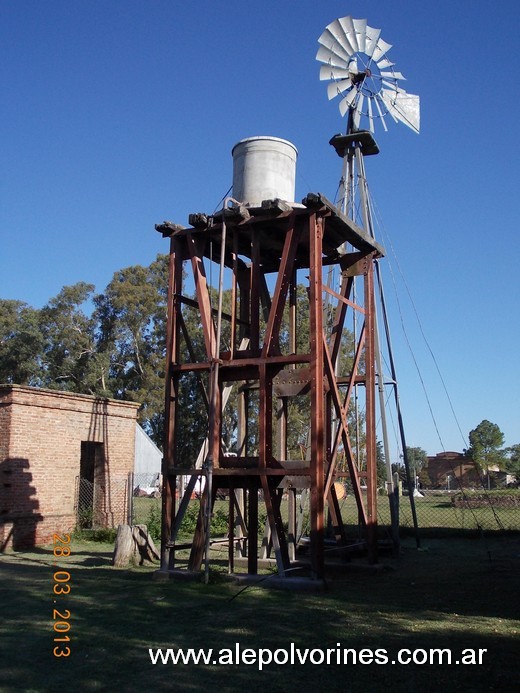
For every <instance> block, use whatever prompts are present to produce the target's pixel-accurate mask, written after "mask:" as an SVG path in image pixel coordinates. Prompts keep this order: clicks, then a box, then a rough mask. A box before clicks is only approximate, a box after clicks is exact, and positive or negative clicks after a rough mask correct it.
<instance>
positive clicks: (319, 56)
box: [316, 46, 350, 67]
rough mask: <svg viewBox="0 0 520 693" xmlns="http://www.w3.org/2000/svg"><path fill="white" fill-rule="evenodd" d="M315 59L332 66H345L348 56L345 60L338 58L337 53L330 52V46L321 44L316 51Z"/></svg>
mask: <svg viewBox="0 0 520 693" xmlns="http://www.w3.org/2000/svg"><path fill="white" fill-rule="evenodd" d="M316 60H319V61H320V63H327V65H333V66H334V67H347V66H348V61H349V60H350V57H348V58H347V59H346V60H345V59H344V58H339V57H338V56H337V55H335V54H334V53H332V52H331V50H330V48H326V47H325V46H321V48H319V49H318V52H317V53H316Z"/></svg>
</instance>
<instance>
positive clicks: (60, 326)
mask: <svg viewBox="0 0 520 693" xmlns="http://www.w3.org/2000/svg"><path fill="white" fill-rule="evenodd" d="M93 293H94V285H93V284H87V283H86V282H78V283H77V284H73V285H72V286H64V287H63V288H62V289H61V291H60V292H59V294H58V295H57V296H56V297H55V298H51V299H50V301H49V302H48V303H47V304H46V305H45V306H44V307H43V308H42V309H41V311H40V312H39V323H40V328H41V333H42V335H43V339H44V347H43V354H42V384H43V385H45V386H46V387H50V388H57V389H61V390H68V391H71V392H86V393H93V392H95V390H96V388H95V385H94V383H93V382H92V373H91V370H90V366H91V364H90V359H91V358H92V357H93V356H94V354H95V348H96V347H95V343H94V323H93V320H92V318H91V317H89V316H88V315H86V313H85V312H84V311H83V310H82V306H83V305H84V304H85V303H86V302H87V301H88V300H89V299H90V298H91V296H92V294H93ZM94 380H95V377H94Z"/></svg>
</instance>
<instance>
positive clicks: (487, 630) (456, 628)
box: [0, 533, 520, 693]
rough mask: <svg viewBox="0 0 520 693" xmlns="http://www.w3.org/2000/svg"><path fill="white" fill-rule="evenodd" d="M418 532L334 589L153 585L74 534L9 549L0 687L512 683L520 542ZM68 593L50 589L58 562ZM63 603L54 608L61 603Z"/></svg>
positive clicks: (148, 576)
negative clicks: (378, 657)
mask: <svg viewBox="0 0 520 693" xmlns="http://www.w3.org/2000/svg"><path fill="white" fill-rule="evenodd" d="M423 543H424V549H425V550H422V551H417V550H416V549H415V548H414V545H413V542H412V541H411V540H409V539H407V540H405V542H404V543H403V550H402V555H401V556H400V558H398V559H392V558H388V559H387V558H382V559H381V563H383V564H384V565H385V566H386V567H387V569H386V570H382V571H380V572H377V573H370V572H367V571H363V570H361V571H360V570H353V569H350V570H349V569H348V568H347V569H345V570H343V571H342V572H336V573H335V574H334V575H333V576H332V577H331V579H330V581H329V589H328V590H327V591H326V592H323V593H316V594H315V593H310V594H309V593H306V594H298V593H295V592H281V591H274V590H266V589H262V588H260V587H249V588H247V589H246V590H245V591H242V592H240V589H241V588H239V587H238V586H237V585H235V584H230V583H228V582H226V581H224V580H223V578H222V576H221V575H218V574H217V575H214V576H213V582H212V583H211V584H210V585H207V586H206V585H204V584H200V583H187V582H173V581H169V582H163V581H158V580H153V579H152V576H153V573H154V570H155V569H154V568H153V567H148V568H136V569H133V570H123V569H114V568H112V567H111V565H110V562H111V551H112V546H111V545H107V544H96V543H91V542H80V541H74V540H73V541H72V554H71V556H70V557H67V558H64V559H61V560H60V561H59V563H58V566H54V565H53V556H52V548H46V549H45V548H43V549H40V550H34V551H31V552H23V553H22V552H17V553H11V554H5V555H2V556H1V557H0V570H1V572H2V576H1V583H0V584H1V593H2V599H1V605H2V606H1V610H2V618H1V620H0V640H1V642H2V655H3V657H2V660H3V661H2V667H1V672H0V690H1V691H2V693H9V692H11V691H13V692H14V691H24V692H30V691H57V692H63V693H65V692H66V691H70V690H73V691H78V693H79V692H80V691H81V692H82V691H125V692H126V691H146V690H150V691H152V690H153V691H166V690H170V691H202V690H209V689H210V687H214V690H219V691H242V690H247V691H257V690H258V691H260V690H262V691H263V690H266V691H303V692H305V691H313V692H314V691H321V690H331V691H359V692H361V691H363V692H366V691H386V690H388V689H390V690H392V691H421V692H422V691H458V690H464V691H512V690H516V689H517V688H516V687H517V686H518V677H519V671H518V663H519V654H520V651H519V650H520V648H519V634H520V609H519V604H520V602H519V599H518V594H519V574H520V537H519V536H518V534H512V533H511V534H508V535H503V536H498V535H492V534H489V535H486V536H485V537H484V538H480V539H462V538H458V539H431V540H430V539H428V540H425V541H424V542H423ZM60 569H61V570H65V571H68V572H69V573H70V575H71V582H70V584H71V593H70V595H66V596H62V595H59V596H57V595H55V594H54V593H53V584H54V583H53V574H54V571H56V570H60ZM54 599H56V600H57V604H54ZM54 608H59V609H60V610H63V609H68V610H69V611H70V614H71V616H70V623H71V626H72V627H71V631H70V633H69V635H70V637H71V642H70V646H71V650H72V653H71V655H70V656H69V657H67V658H63V657H62V658H56V657H54V656H53V647H54V643H53V638H54V636H55V635H56V634H55V633H54V632H53V620H52V616H53V609H54ZM237 642H238V643H240V647H241V648H242V649H244V648H248V647H250V648H260V647H264V648H267V647H269V648H272V649H273V650H275V649H277V648H285V649H289V648H290V644H291V643H294V644H295V646H296V647H299V648H302V649H303V648H310V649H312V648H324V649H325V648H336V647H337V644H338V643H340V646H341V647H342V648H355V649H356V650H358V651H360V650H361V649H362V648H365V649H368V648H370V649H371V650H372V651H375V650H376V649H381V648H385V649H386V650H387V651H388V656H389V659H390V662H389V663H388V664H376V663H371V664H359V663H358V664H356V665H353V664H347V665H337V664H330V665H327V664H321V665H318V664H316V665H312V664H305V665H298V664H295V665H290V664H287V665H281V664H280V665H276V664H273V665H270V666H266V668H265V669H264V670H262V671H259V670H258V666H257V665H256V664H252V665H247V664H240V665H231V666H223V665H221V666H219V665H194V664H189V665H177V666H174V665H172V664H171V663H169V664H166V665H163V664H157V665H152V664H151V661H150V657H149V654H148V648H157V647H162V648H166V647H173V648H179V647H183V648H190V647H192V648H210V647H211V648H214V650H218V649H221V648H231V649H232V650H233V651H234V649H235V643H237ZM400 648H408V649H410V650H416V649H418V648H422V649H424V650H429V649H430V648H450V649H451V650H452V655H453V660H456V659H460V655H461V652H462V650H464V649H469V648H473V649H476V650H477V651H478V649H479V648H481V649H485V650H486V652H485V653H483V663H482V664H481V665H478V664H473V665H471V664H467V665H462V664H458V665H457V664H454V663H453V664H451V665H448V664H443V665H439V664H433V665H429V664H424V665H417V664H409V665H400V664H395V665H392V664H391V660H392V659H395V657H396V656H397V651H398V650H399V649H400Z"/></svg>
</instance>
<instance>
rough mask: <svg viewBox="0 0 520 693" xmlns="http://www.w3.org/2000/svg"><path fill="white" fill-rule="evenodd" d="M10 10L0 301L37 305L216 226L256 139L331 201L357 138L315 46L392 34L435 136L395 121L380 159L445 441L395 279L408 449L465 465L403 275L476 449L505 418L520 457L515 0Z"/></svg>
mask: <svg viewBox="0 0 520 693" xmlns="http://www.w3.org/2000/svg"><path fill="white" fill-rule="evenodd" d="M0 12H1V22H0V43H1V45H2V104H1V122H2V130H1V135H0V142H1V154H2V156H1V161H2V183H1V190H0V234H1V241H2V245H1V247H2V251H1V254H0V296H1V297H2V298H12V299H19V300H22V301H25V302H27V303H29V304H30V305H33V306H35V307H41V306H42V305H43V304H45V303H46V302H47V300H48V299H49V298H51V297H52V296H54V295H56V294H57V293H58V291H59V290H60V288H61V287H62V286H63V285H68V284H73V283H75V282H77V281H81V280H84V281H88V282H91V283H93V284H95V285H96V289H97V290H98V291H102V290H103V289H104V287H105V286H106V284H107V283H108V282H109V281H110V279H111V277H112V274H113V273H114V272H115V271H116V270H118V269H120V268H122V267H126V266H128V265H132V264H148V263H149V262H151V261H152V260H153V259H154V257H155V255H156V254H157V253H158V252H166V251H167V243H166V242H165V241H163V240H162V239H161V237H160V236H159V234H157V233H156V232H155V230H154V224H155V223H156V222H160V221H162V220H164V219H170V220H173V221H176V222H178V223H183V224H186V223H187V218H188V214H189V213H190V212H195V211H206V212H213V211H214V210H215V208H216V206H217V205H218V204H219V202H220V200H221V198H222V197H223V195H224V194H225V193H226V192H227V190H228V188H229V187H230V185H231V177H232V158H231V149H232V147H233V145H234V144H235V143H236V142H237V141H238V140H240V139H243V138H244V137H249V136H254V135H273V136H277V137H282V138H286V139H288V140H290V141H291V142H293V143H294V144H295V145H296V146H297V148H298V150H299V158H298V164H297V175H296V187H297V193H296V199H300V198H301V197H303V196H304V195H305V194H306V193H307V192H310V191H320V192H322V193H324V194H325V195H327V196H328V197H329V198H333V197H334V194H335V191H336V188H337V185H338V179H339V176H340V173H341V167H340V164H341V162H340V160H339V159H338V158H337V156H336V154H335V153H334V151H333V150H332V149H331V147H330V146H329V145H328V140H329V139H330V137H331V136H332V135H333V134H335V133H337V132H340V131H342V130H344V127H345V123H344V122H343V120H342V118H341V116H340V114H339V111H338V108H337V105H336V104H335V102H328V101H327V97H326V87H325V83H323V82H320V81H319V79H318V72H319V64H318V63H317V62H316V61H315V54H316V51H317V48H318V44H317V42H316V41H317V38H318V36H319V35H320V34H321V33H322V31H323V29H324V28H325V26H326V25H327V24H328V23H329V22H331V21H332V20H333V19H335V18H336V17H342V16H344V15H348V14H350V15H352V16H353V17H357V18H367V20H368V23H369V25H371V26H373V27H377V28H381V29H382V37H383V38H384V39H385V40H386V41H388V42H389V43H391V44H392V45H393V48H392V49H391V50H390V53H389V57H391V58H392V60H393V62H395V64H396V69H398V70H400V71H402V72H403V73H404V75H405V76H406V77H407V82H406V83H405V84H404V85H403V86H405V88H406V89H407V91H409V92H411V93H414V94H419V95H420V96H421V109H422V110H421V134H420V135H416V134H415V133H413V132H412V131H411V130H409V129H407V128H406V127H404V126H403V125H401V124H398V125H394V124H391V125H390V127H389V132H388V133H385V132H382V131H381V132H378V133H377V136H376V137H377V141H378V144H379V146H380V149H381V154H380V155H379V156H377V157H371V158H370V160H367V176H368V180H369V184H370V188H371V192H372V195H373V198H374V200H375V203H376V205H377V210H378V214H379V215H380V217H381V220H382V224H383V227H384V238H383V242H384V243H385V245H386V246H387V250H388V255H389V257H388V263H389V268H390V267H392V268H393V272H394V276H396V277H397V279H396V284H397V290H396V296H397V297H398V299H399V303H400V305H401V308H400V310H401V314H402V317H403V322H404V324H405V326H406V333H407V338H408V341H409V342H410V344H411V345H412V349H413V353H414V356H415V359H416V361H417V362H418V364H419V368H420V372H421V377H422V379H423V381H424V383H425V387H426V390H427V392H428V397H429V399H430V405H431V408H432V409H433V412H434V415H435V420H436V423H437V427H438V430H439V433H440V440H439V436H438V434H437V432H436V430H435V425H434V423H433V422H432V418H431V416H430V412H429V407H428V405H427V403H426V400H425V395H424V393H423V389H422V386H421V382H420V379H419V376H418V374H417V371H416V369H415V366H414V363H413V358H412V357H411V355H410V352H409V349H408V347H407V344H406V339H405V338H404V336H403V332H402V330H401V314H400V313H399V310H398V307H397V305H396V298H395V297H394V296H392V294H393V286H392V279H391V275H390V274H388V275H387V278H386V279H385V287H386V291H387V295H388V297H389V305H390V307H391V310H392V314H391V319H392V327H393V340H394V348H395V352H396V354H395V355H396V360H397V369H398V374H399V380H400V388H401V400H402V407H403V414H404V417H405V422H406V427H407V437H408V444H409V445H413V446H415V445H417V446H420V447H423V448H424V449H426V450H427V452H428V453H429V454H434V453H436V452H439V451H440V450H441V449H442V447H444V448H445V449H447V450H461V449H462V448H463V447H464V446H465V444H464V440H463V438H462V436H461V434H460V433H459V430H458V426H457V423H456V421H455V419H454V416H453V414H452V411H451V408H450V405H449V402H448V401H447V398H446V395H445V392H444V388H443V386H442V383H441V382H440V380H439V376H438V373H437V368H436V366H435V363H434V362H433V360H432V358H431V355H430V353H429V348H428V347H427V346H426V344H425V342H424V340H423V338H422V336H421V334H420V330H419V328H418V325H417V322H416V320H415V315H414V309H413V307H412V305H411V303H410V300H409V298H408V296H407V292H406V290H405V288H404V285H403V284H402V283H401V284H400V283H399V282H401V279H400V278H399V273H398V271H397V262H398V264H399V267H400V269H401V271H402V274H403V276H404V277H405V279H406V285H407V287H408V289H409V291H410V294H411V296H412V297H413V302H414V304H415V307H416V309H417V312H418V314H419V316H420V320H421V325H422V329H423V331H424V334H425V335H426V337H427V339H428V344H429V347H430V348H431V350H432V351H433V353H434V355H435V358H436V361H437V364H438V367H439V370H440V372H441V374H442V377H443V379H444V381H445V383H446V387H447V389H448V392H449V395H450V398H451V401H452V404H453V408H454V410H455V413H456V416H457V419H458V421H459V424H460V428H461V429H462V432H463V434H464V436H466V437H467V434H468V432H469V431H470V430H471V429H472V428H475V426H476V425H478V423H480V421H481V420H482V419H489V420H491V421H493V422H494V423H497V424H498V425H499V426H500V428H501V429H502V431H503V432H504V433H505V436H506V444H507V445H512V444H515V443H518V442H520V426H519V412H520V396H519V385H520V366H519V358H518V343H519V336H520V330H519V327H518V312H519V311H518V296H517V295H518V291H519V288H518V287H519V282H518V273H517V270H516V264H517V262H518V256H519V249H520V248H519V246H520V242H519V233H518V222H517V212H516V211H515V210H516V209H517V198H518V194H519V161H520V151H519V134H518V113H519V111H520V97H519V92H518V87H517V76H518V75H519V74H520V58H519V52H518V47H517V42H518V28H519V26H520V21H519V20H520V9H519V5H518V4H517V3H516V2H512V1H502V2H499V3H496V2H495V3H491V2H488V1H487V0H482V1H481V2H479V3H476V2H473V1H470V0H464V1H461V0H450V1H449V2H448V1H447V0H436V1H435V2H434V1H433V0H431V1H430V0H425V1H423V2H421V3H417V2H405V1H403V0H396V1H394V2H392V3H383V2H380V1H379V2H377V1H375V0H373V1H365V2H358V1H352V2H336V1H327V0H321V1H320V2H317V1H314V2H311V1H310V0H300V1H299V2H282V1H281V0H277V1H276V2H275V1H271V0H266V1H264V2H261V3H244V2H243V1H242V2H238V1H235V0H229V1H226V2H218V1H217V0H213V1H211V2H210V1H209V0H204V1H202V2H197V3H195V2H182V3H181V2H176V1H174V0H170V1H166V0H148V1H146V2H145V1H144V0H141V1H137V0H89V1H87V0H47V1H46V2H41V1H40V0H2V2H1V3H0ZM394 255H395V257H394ZM389 268H388V269H389ZM386 271H387V269H385V272H386Z"/></svg>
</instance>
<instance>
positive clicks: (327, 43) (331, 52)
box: [316, 17, 420, 133]
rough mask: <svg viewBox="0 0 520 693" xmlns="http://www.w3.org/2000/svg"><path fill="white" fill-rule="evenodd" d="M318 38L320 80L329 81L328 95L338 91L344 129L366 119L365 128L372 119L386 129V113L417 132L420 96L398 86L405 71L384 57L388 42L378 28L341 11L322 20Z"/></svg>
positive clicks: (351, 128)
mask: <svg viewBox="0 0 520 693" xmlns="http://www.w3.org/2000/svg"><path fill="white" fill-rule="evenodd" d="M318 43H319V44H320V48H319V50H318V52H317V54H316V60H318V61H319V62H320V63H322V66H321V68H320V80H323V81H325V80H328V81H329V84H328V86H327V96H328V98H329V100H331V99H334V98H336V97H338V96H339V97H340V100H339V104H338V105H339V111H340V113H341V115H342V116H343V117H344V116H348V122H349V125H348V130H349V131H355V130H359V129H360V126H361V123H362V122H363V123H364V124H365V123H366V122H367V121H368V129H369V130H370V132H372V133H373V132H374V131H375V123H376V121H377V122H379V123H380V124H381V126H382V127H383V129H384V130H385V131H386V130H388V127H387V124H386V121H385V117H386V116H389V117H390V118H391V119H392V120H393V121H394V122H396V123H397V122H401V123H403V124H404V125H407V126H408V127H409V128H410V129H412V130H413V131H414V132H417V133H418V132H419V126H420V104H419V97H418V96H417V95H415V94H408V93H407V92H406V91H405V90H404V89H403V88H402V87H401V86H399V83H400V82H401V81H404V80H405V77H404V76H403V74H402V73H401V72H398V71H397V70H395V69H394V67H395V64H394V63H393V62H391V61H390V60H389V59H388V56H387V54H388V51H389V50H390V48H392V46H391V44H389V43H387V42H386V41H384V40H383V39H382V38H381V30H380V29H374V28H373V27H371V26H368V25H367V20H366V19H353V18H352V17H341V18H340V19H335V20H334V21H333V22H331V23H330V24H328V25H327V27H326V28H325V31H324V32H323V33H322V34H321V36H320V37H319V38H318Z"/></svg>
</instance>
